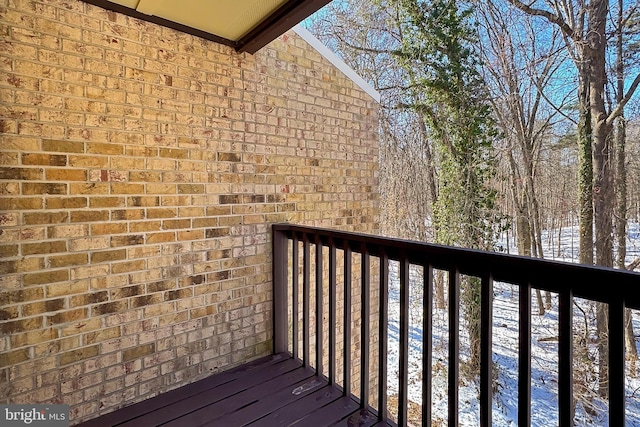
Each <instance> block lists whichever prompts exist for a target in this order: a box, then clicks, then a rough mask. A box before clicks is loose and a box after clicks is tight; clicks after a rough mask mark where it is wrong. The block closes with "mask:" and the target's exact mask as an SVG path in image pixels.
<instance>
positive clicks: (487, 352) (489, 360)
mask: <svg viewBox="0 0 640 427" xmlns="http://www.w3.org/2000/svg"><path fill="white" fill-rule="evenodd" d="M480 292H481V300H480V305H481V309H480V426H482V427H489V426H491V421H492V416H491V405H492V402H493V399H492V397H493V374H492V370H493V357H492V356H493V346H492V341H493V277H492V276H491V274H488V275H484V276H482V284H481V290H480Z"/></svg>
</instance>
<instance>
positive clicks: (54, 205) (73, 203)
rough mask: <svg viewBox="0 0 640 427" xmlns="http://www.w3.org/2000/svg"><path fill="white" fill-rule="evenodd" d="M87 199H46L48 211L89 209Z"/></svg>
mask: <svg viewBox="0 0 640 427" xmlns="http://www.w3.org/2000/svg"><path fill="white" fill-rule="evenodd" d="M87 203H88V201H87V198H86V197H55V198H52V197H49V198H47V199H45V205H46V206H45V207H46V208H47V209H77V208H86V207H87Z"/></svg>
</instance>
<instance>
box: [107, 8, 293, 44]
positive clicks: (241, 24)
mask: <svg viewBox="0 0 640 427" xmlns="http://www.w3.org/2000/svg"><path fill="white" fill-rule="evenodd" d="M109 1H111V2H112V3H116V4H119V5H121V6H125V7H129V8H131V9H134V10H136V11H137V12H140V13H144V14H145V15H150V16H156V17H158V18H163V19H166V20H168V21H172V22H177V23H178V24H182V25H186V26H187V27H191V28H196V29H198V30H201V31H204V32H207V33H211V34H215V35H217V36H219V37H222V38H225V39H228V40H234V41H237V40H240V39H241V38H242V36H244V35H246V34H247V33H248V32H249V31H251V30H252V29H254V28H255V27H256V26H257V25H258V24H260V23H261V22H262V21H263V20H264V18H265V17H266V16H269V15H271V14H272V13H273V12H275V11H276V10H277V9H278V8H279V7H280V6H282V5H283V4H284V3H286V0H109Z"/></svg>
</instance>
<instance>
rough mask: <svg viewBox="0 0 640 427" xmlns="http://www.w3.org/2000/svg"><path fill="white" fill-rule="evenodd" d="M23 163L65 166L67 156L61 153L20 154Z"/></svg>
mask: <svg viewBox="0 0 640 427" xmlns="http://www.w3.org/2000/svg"><path fill="white" fill-rule="evenodd" d="M22 164H23V165H43V166H66V165H67V156H65V155H61V154H39V153H24V154H22Z"/></svg>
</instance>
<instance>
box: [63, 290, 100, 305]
mask: <svg viewBox="0 0 640 427" xmlns="http://www.w3.org/2000/svg"><path fill="white" fill-rule="evenodd" d="M108 299H109V293H108V292H107V291H98V292H91V293H89V294H82V295H74V296H72V297H70V298H69V306H70V307H79V306H83V305H90V304H97V303H100V302H105V301H107V300H108Z"/></svg>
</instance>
